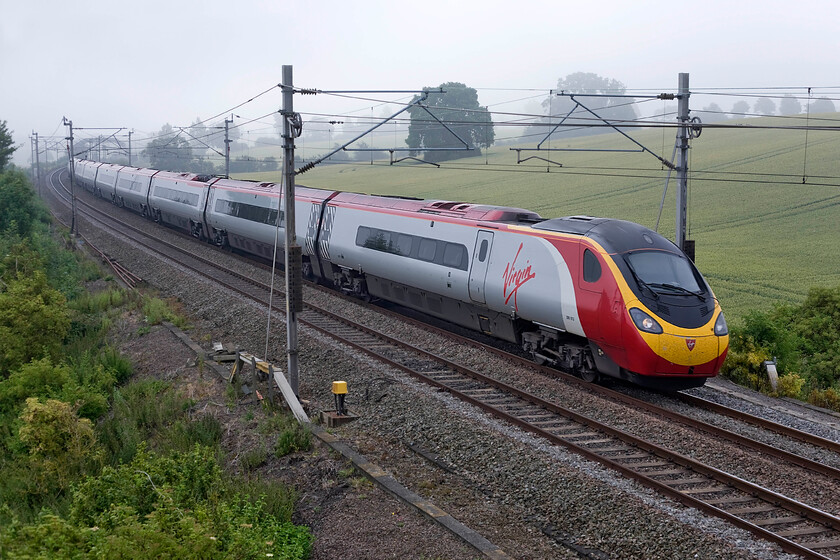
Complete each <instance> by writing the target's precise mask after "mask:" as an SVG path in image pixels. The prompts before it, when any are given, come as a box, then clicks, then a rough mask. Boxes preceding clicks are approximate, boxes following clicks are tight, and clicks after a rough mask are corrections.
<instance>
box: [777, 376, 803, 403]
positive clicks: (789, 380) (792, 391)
mask: <svg viewBox="0 0 840 560" xmlns="http://www.w3.org/2000/svg"><path fill="white" fill-rule="evenodd" d="M804 385H805V379H804V378H803V377H802V376H801V375H799V374H798V373H789V374H787V375H782V376H781V377H779V385H778V390H777V391H776V392H777V394H778V396H780V397H789V398H793V399H798V398H800V397H801V396H802V387H803V386H804Z"/></svg>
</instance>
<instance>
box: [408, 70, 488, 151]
mask: <svg viewBox="0 0 840 560" xmlns="http://www.w3.org/2000/svg"><path fill="white" fill-rule="evenodd" d="M430 89H431V88H426V90H427V91H428V90H430ZM435 89H437V88H435ZM440 89H441V90H443V91H444V92H445V93H429V94H428V97H427V98H426V100H425V101H423V102H422V105H423V106H422V107H421V106H419V105H415V106H413V107H411V108H410V109H409V110H408V113H409V114H410V115H411V124H409V126H408V137H407V138H406V140H405V143H406V144H407V145H408V147H409V148H414V149H416V150H417V151H418V152H420V151H423V150H427V149H429V148H466V146H465V145H464V143H466V144H467V145H468V146H469V147H471V148H482V147H483V148H487V147H489V146H492V145H493V143H494V142H495V138H496V133H495V131H494V129H493V119H492V117H491V115H490V112H489V111H488V110H487V107H482V106H480V105H479V104H478V93H477V92H476V90H475V89H473V88H469V87H467V86H466V85H464V84H461V83H458V82H447V83H445V84H441V85H440ZM418 98H419V97H415V100H417V99H418ZM429 113H431V114H432V115H434V117H435V118H432V117H431V116H430V114H429ZM435 119H438V120H439V121H441V122H443V123H444V124H445V125H446V126H442V125H441V124H440V122H438V120H435ZM453 132H454V133H455V134H453ZM456 134H457V136H456ZM458 138H460V139H461V140H462V141H463V142H462V141H461V140H459V139H458ZM467 155H469V152H466V151H446V152H435V151H427V152H426V154H425V158H426V159H427V160H429V161H444V160H449V159H455V158H461V157H465V156H467Z"/></svg>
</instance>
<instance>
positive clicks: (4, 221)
mask: <svg viewBox="0 0 840 560" xmlns="http://www.w3.org/2000/svg"><path fill="white" fill-rule="evenodd" d="M37 215H38V212H37V210H36V208H35V193H34V192H33V191H32V189H31V188H30V186H29V181H28V180H27V178H26V176H25V175H24V174H23V173H21V172H20V171H14V170H9V171H4V172H2V173H0V233H13V234H17V235H19V236H21V237H25V236H27V235H29V234H30V232H31V231H32V227H33V226H34V224H35V220H36V217H37Z"/></svg>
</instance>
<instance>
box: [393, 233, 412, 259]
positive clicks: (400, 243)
mask: <svg viewBox="0 0 840 560" xmlns="http://www.w3.org/2000/svg"><path fill="white" fill-rule="evenodd" d="M396 237H397V243H396V251H394V252H395V253H399V254H400V255H403V256H405V257H407V256H409V255H410V254H411V245H412V243H413V241H414V236H413V235H406V234H404V233H400V234H399V235H398V236H396Z"/></svg>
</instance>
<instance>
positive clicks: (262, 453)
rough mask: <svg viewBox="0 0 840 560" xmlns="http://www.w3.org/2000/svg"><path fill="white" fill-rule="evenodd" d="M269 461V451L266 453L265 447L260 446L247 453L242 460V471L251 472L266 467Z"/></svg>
mask: <svg viewBox="0 0 840 560" xmlns="http://www.w3.org/2000/svg"><path fill="white" fill-rule="evenodd" d="M267 459H268V451H266V449H265V446H263V445H260V446H259V447H256V448H254V449H249V450H247V451H245V452H244V453H243V454H242V458H241V459H240V464H241V465H242V470H244V471H245V472H250V471H253V470H255V469H257V468H259V467H261V466H262V465H264V464H265V462H266V460H267Z"/></svg>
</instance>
